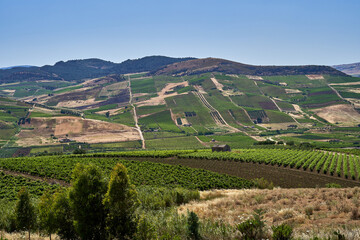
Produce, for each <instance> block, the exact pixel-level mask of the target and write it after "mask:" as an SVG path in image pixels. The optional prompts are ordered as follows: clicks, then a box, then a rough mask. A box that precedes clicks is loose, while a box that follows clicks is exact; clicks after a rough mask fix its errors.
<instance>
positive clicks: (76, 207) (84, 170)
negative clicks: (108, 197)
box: [69, 164, 106, 239]
mask: <svg viewBox="0 0 360 240" xmlns="http://www.w3.org/2000/svg"><path fill="white" fill-rule="evenodd" d="M69 191H70V192H69V197H70V204H71V209H72V211H73V213H74V220H75V221H74V224H75V229H76V231H77V233H78V234H79V236H80V238H82V239H104V238H105V211H104V208H103V204H102V200H103V196H104V194H105V191H106V183H105V180H104V178H103V176H102V173H101V171H100V169H99V168H98V167H97V166H95V165H93V164H89V165H83V164H77V165H76V166H75V168H74V170H73V173H72V181H71V187H70V190H69Z"/></svg>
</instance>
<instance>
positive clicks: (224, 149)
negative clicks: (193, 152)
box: [211, 144, 231, 152]
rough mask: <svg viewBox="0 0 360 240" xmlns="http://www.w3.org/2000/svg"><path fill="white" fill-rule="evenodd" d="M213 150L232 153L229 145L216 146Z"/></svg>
mask: <svg viewBox="0 0 360 240" xmlns="http://www.w3.org/2000/svg"><path fill="white" fill-rule="evenodd" d="M211 150H212V151H213V152H231V149H230V146H229V145H227V144H224V145H214V146H213V147H212V148H211Z"/></svg>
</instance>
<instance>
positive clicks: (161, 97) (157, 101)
mask: <svg viewBox="0 0 360 240" xmlns="http://www.w3.org/2000/svg"><path fill="white" fill-rule="evenodd" d="M177 86H184V87H186V86H189V83H188V82H187V81H184V82H180V83H168V84H166V86H165V87H164V88H163V89H162V90H161V91H160V92H158V93H157V94H158V96H157V97H153V98H151V99H149V100H146V101H143V102H139V103H137V106H138V107H141V106H155V105H164V104H165V98H167V97H173V96H176V95H179V94H178V93H177V92H174V93H169V92H171V91H172V90H173V89H174V88H175V87H177ZM182 94H187V93H182Z"/></svg>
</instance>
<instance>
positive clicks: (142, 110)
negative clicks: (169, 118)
mask: <svg viewBox="0 0 360 240" xmlns="http://www.w3.org/2000/svg"><path fill="white" fill-rule="evenodd" d="M164 110H166V105H157V106H143V107H137V108H136V113H137V115H139V116H140V115H146V114H151V113H156V112H161V111H164Z"/></svg>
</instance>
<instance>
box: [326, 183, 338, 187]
mask: <svg viewBox="0 0 360 240" xmlns="http://www.w3.org/2000/svg"><path fill="white" fill-rule="evenodd" d="M325 187H327V188H341V185H340V184H337V183H327V184H326V185H325Z"/></svg>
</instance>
